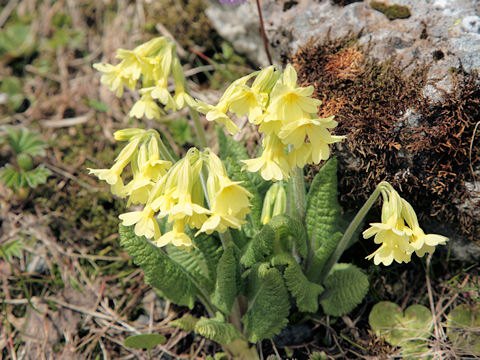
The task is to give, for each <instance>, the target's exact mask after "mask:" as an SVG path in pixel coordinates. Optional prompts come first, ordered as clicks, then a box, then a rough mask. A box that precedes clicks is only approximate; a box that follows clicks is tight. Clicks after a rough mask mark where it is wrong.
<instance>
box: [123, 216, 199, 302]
mask: <svg viewBox="0 0 480 360" xmlns="http://www.w3.org/2000/svg"><path fill="white" fill-rule="evenodd" d="M119 233H120V239H121V241H120V245H121V246H122V247H123V248H124V249H125V251H126V252H127V253H128V255H130V256H131V257H132V259H133V262H134V263H135V264H137V265H138V266H140V267H141V268H142V270H143V272H144V273H145V280H146V283H147V284H150V285H152V286H153V287H154V288H155V289H156V290H158V291H159V292H160V293H161V294H162V295H163V296H164V297H165V298H167V299H169V300H170V301H171V302H173V303H174V304H177V305H184V306H188V307H189V308H190V309H191V308H193V304H194V301H195V297H196V295H197V294H198V293H199V290H198V288H197V286H196V284H195V283H194V281H193V279H192V277H191V275H190V274H189V273H188V271H187V270H186V269H185V268H184V267H183V266H181V265H180V264H179V263H177V262H175V261H173V260H172V259H171V258H170V257H168V255H167V254H166V253H165V252H164V251H163V250H162V249H159V248H158V247H156V246H155V245H153V244H152V243H151V242H149V241H148V240H147V239H146V238H145V237H144V236H142V237H139V236H136V235H135V233H134V230H133V227H131V226H130V227H127V226H123V225H120V229H119Z"/></svg>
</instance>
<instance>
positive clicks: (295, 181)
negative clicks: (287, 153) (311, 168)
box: [292, 166, 307, 224]
mask: <svg viewBox="0 0 480 360" xmlns="http://www.w3.org/2000/svg"><path fill="white" fill-rule="evenodd" d="M293 171H294V174H293V177H292V185H293V194H294V202H295V204H294V209H295V217H296V218H297V219H298V220H299V221H300V222H301V223H302V224H303V220H304V219H305V208H306V205H307V204H305V201H306V196H305V178H304V176H303V169H302V168H299V167H298V166H296V167H295V169H294V170H293Z"/></svg>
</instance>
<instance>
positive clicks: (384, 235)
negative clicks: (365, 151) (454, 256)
mask: <svg viewBox="0 0 480 360" xmlns="http://www.w3.org/2000/svg"><path fill="white" fill-rule="evenodd" d="M382 196H383V200H384V202H383V207H382V222H381V223H372V224H370V226H371V227H370V228H368V229H367V230H365V231H364V232H363V237H364V238H365V239H368V238H370V237H372V236H374V235H375V239H374V241H375V243H376V244H382V245H381V246H380V247H379V248H378V249H377V250H376V251H375V252H373V253H372V254H370V255H369V256H367V259H371V258H373V261H374V263H375V265H378V264H380V263H383V264H384V265H387V266H388V265H390V264H391V263H392V262H393V260H395V261H396V262H398V263H402V262H409V261H410V259H411V256H412V253H413V252H415V253H416V254H417V256H419V257H422V256H423V255H425V253H433V252H434V251H435V246H437V245H445V243H446V242H447V241H448V238H446V237H445V236H442V235H436V234H425V233H424V231H423V230H422V229H421V228H420V225H419V224H418V219H417V215H416V214H415V211H414V210H413V208H412V206H411V205H410V204H409V203H408V202H407V201H406V200H405V199H403V198H401V197H400V195H399V194H398V193H397V192H396V191H395V190H394V189H393V188H392V187H391V185H389V184H385V188H384V189H382Z"/></svg>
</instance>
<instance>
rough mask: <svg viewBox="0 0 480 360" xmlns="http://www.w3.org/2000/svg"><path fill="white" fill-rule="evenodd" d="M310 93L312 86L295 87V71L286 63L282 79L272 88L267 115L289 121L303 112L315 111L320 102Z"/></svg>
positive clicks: (300, 115)
mask: <svg viewBox="0 0 480 360" xmlns="http://www.w3.org/2000/svg"><path fill="white" fill-rule="evenodd" d="M312 94H313V86H308V87H305V88H302V87H297V73H296V71H295V69H294V68H293V66H292V65H290V64H289V65H287V67H286V69H285V71H284V72H283V79H282V81H279V82H277V83H276V84H275V87H274V88H273V90H272V93H271V102H270V105H269V107H268V110H267V111H268V113H269V117H272V118H273V119H275V120H277V119H286V120H287V121H290V120H294V119H298V118H301V117H302V116H303V113H316V112H317V110H318V107H319V106H320V104H321V103H322V102H321V101H320V100H317V99H313V98H311V97H310V96H311V95H312Z"/></svg>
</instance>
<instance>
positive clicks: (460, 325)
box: [447, 304, 480, 356]
mask: <svg viewBox="0 0 480 360" xmlns="http://www.w3.org/2000/svg"><path fill="white" fill-rule="evenodd" d="M479 328H480V305H478V304H474V305H472V306H470V305H468V304H461V305H458V306H457V307H456V308H454V309H453V310H452V311H451V312H450V314H448V320H447V335H448V338H449V339H450V341H451V342H452V343H453V344H454V345H455V346H456V347H457V348H458V349H459V350H461V351H463V352H467V353H471V354H474V355H476V356H480V332H479V331H478V329H479ZM475 329H477V331H475Z"/></svg>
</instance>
